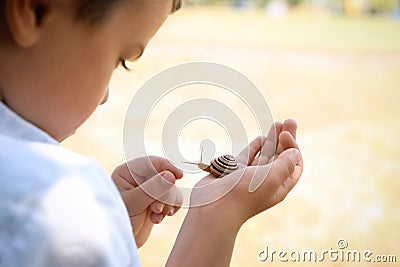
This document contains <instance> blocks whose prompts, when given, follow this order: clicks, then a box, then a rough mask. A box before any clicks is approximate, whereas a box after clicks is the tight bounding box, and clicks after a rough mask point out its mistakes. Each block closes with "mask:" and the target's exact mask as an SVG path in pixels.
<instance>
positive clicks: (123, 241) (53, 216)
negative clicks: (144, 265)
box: [0, 136, 135, 266]
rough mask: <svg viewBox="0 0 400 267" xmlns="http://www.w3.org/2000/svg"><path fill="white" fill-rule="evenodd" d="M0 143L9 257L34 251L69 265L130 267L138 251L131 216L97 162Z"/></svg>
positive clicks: (0, 192) (2, 221)
mask: <svg viewBox="0 0 400 267" xmlns="http://www.w3.org/2000/svg"><path fill="white" fill-rule="evenodd" d="M0 147H1V149H0V228H1V229H0V237H1V238H0V250H2V251H4V249H6V247H7V248H8V249H7V251H8V252H7V253H9V256H10V259H11V262H12V261H14V262H15V261H20V260H23V259H22V257H21V259H18V258H17V255H26V258H27V259H30V256H29V255H31V256H32V257H42V259H45V260H47V261H50V262H58V263H61V262H62V265H65V266H113V264H111V263H117V264H116V265H121V266H129V265H128V264H120V263H126V262H129V261H132V255H134V251H132V250H135V245H134V240H133V238H132V234H131V228H130V225H129V218H128V215H127V213H126V210H125V207H124V204H123V202H122V200H121V197H120V196H119V193H118V191H117V190H116V187H115V185H114V184H113V182H112V180H111V178H110V177H109V176H108V174H107V173H106V172H105V171H104V169H103V168H102V167H101V165H100V164H99V163H97V162H96V161H94V160H92V159H90V158H88V157H85V156H81V155H78V154H75V153H73V152H71V151H69V150H67V149H65V148H62V147H59V146H55V145H51V144H45V143H39V142H24V141H20V140H15V139H12V138H7V137H2V136H0ZM12 244H16V246H15V247H13V246H12ZM21 245H22V247H21ZM9 246H11V248H10V247H9ZM128 250H131V251H129V253H128V252H127V251H128ZM132 253H133V254H132ZM51 265H54V264H49V265H43V266H51ZM10 266H29V265H24V264H16V265H10ZM33 266H34V265H33Z"/></svg>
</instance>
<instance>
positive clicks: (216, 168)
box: [205, 155, 239, 178]
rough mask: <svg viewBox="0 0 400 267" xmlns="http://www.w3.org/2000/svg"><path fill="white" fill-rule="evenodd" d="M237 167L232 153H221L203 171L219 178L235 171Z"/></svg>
mask: <svg viewBox="0 0 400 267" xmlns="http://www.w3.org/2000/svg"><path fill="white" fill-rule="evenodd" d="M238 168H239V166H238V163H237V161H236V158H235V157H234V156H233V155H222V156H219V157H217V158H215V159H213V160H212V161H211V162H210V165H209V167H208V168H207V169H205V171H208V172H209V173H211V174H213V175H215V177H218V178H221V177H224V176H225V175H228V174H230V173H232V172H234V171H236V170H237V169H238Z"/></svg>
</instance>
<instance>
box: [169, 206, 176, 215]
mask: <svg viewBox="0 0 400 267" xmlns="http://www.w3.org/2000/svg"><path fill="white" fill-rule="evenodd" d="M174 213H175V208H174V207H172V208H171V209H170V211H169V212H168V215H169V216H172V215H174Z"/></svg>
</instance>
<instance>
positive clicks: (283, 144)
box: [276, 131, 299, 155]
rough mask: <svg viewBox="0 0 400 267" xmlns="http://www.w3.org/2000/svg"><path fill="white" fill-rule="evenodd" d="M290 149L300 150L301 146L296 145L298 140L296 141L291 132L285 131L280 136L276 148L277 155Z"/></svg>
mask: <svg viewBox="0 0 400 267" xmlns="http://www.w3.org/2000/svg"><path fill="white" fill-rule="evenodd" d="M289 148H297V149H298V148H299V146H298V145H297V143H296V139H294V137H293V135H292V134H291V133H290V132H287V131H283V132H282V133H281V134H280V135H279V143H278V146H277V148H276V153H277V154H278V155H279V154H281V153H282V152H283V151H285V150H286V149H289Z"/></svg>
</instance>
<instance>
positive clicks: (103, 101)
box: [99, 86, 110, 105]
mask: <svg viewBox="0 0 400 267" xmlns="http://www.w3.org/2000/svg"><path fill="white" fill-rule="evenodd" d="M109 92H110V88H109V87H108V86H107V88H106V91H105V93H104V96H103V99H102V100H101V102H100V104H99V105H103V104H104V103H106V102H107V100H108V96H109Z"/></svg>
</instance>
